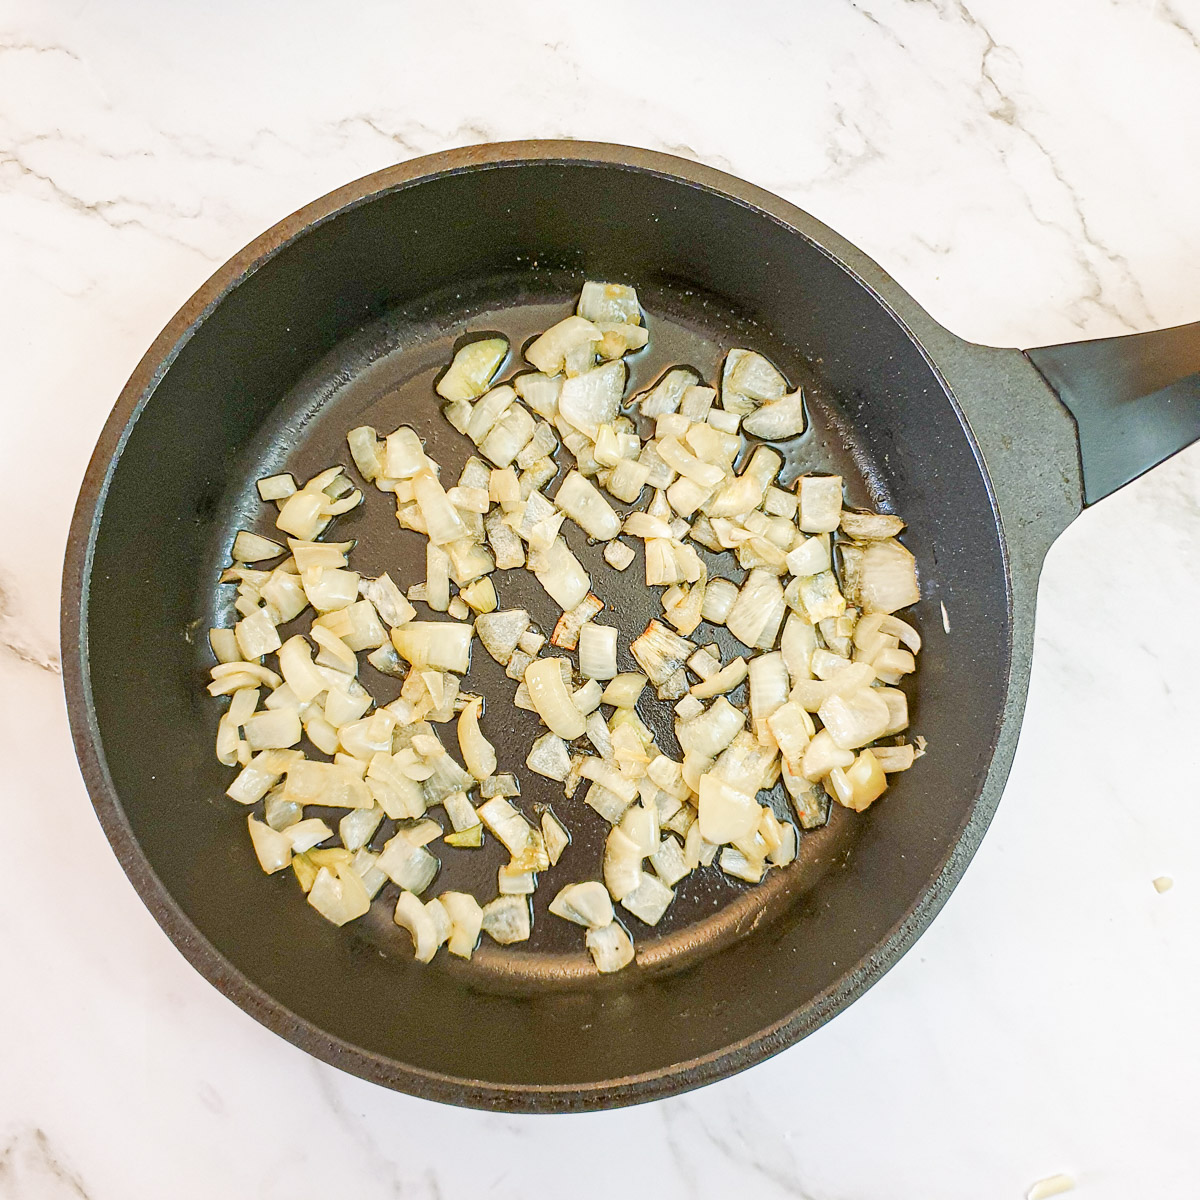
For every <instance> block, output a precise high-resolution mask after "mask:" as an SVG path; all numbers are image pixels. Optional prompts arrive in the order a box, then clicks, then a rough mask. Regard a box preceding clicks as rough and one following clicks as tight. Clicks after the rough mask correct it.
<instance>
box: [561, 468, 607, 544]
mask: <svg viewBox="0 0 1200 1200" xmlns="http://www.w3.org/2000/svg"><path fill="white" fill-rule="evenodd" d="M554 503H555V504H556V505H558V507H559V508H560V509H562V511H563V512H564V513H566V514H567V516H568V517H570V518H571V520H572V521H574V522H575V524H576V525H578V526H579V527H580V529H582V530H583V531H584V533H586V534H587V535H588V537H593V538H597V539H599V540H601V541H610V540H611V539H612V538H615V537H616V536H617V534H618V533H620V531H621V518H620V517H619V516H617V514H616V511H615V510H614V509H613V507H612V506H611V505H610V504H609V503H608V501H607V500H605V499H604V497H603V496H602V495H601V494H600V492H599V491H598V490H597V489H596V488H595V487H594V486H593V485H592V484H591V483H589V482H588V481H587V480H586V479H584V477H583V476H582V475H580V474H579V472H578V471H571V472H569V473H568V475H567V477H566V478H565V479H564V480H563V481H562V483H561V485H560V486H559V489H558V493H557V495H555V497H554Z"/></svg>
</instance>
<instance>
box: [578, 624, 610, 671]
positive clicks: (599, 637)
mask: <svg viewBox="0 0 1200 1200" xmlns="http://www.w3.org/2000/svg"><path fill="white" fill-rule="evenodd" d="M579 673H580V674H581V675H583V676H584V677H585V678H586V679H613V678H615V677H616V674H617V630H616V629H615V628H614V627H613V626H611V625H596V624H594V623H593V622H591V621H589V622H588V623H587V624H586V625H584V627H583V628H582V629H581V630H580V631H579Z"/></svg>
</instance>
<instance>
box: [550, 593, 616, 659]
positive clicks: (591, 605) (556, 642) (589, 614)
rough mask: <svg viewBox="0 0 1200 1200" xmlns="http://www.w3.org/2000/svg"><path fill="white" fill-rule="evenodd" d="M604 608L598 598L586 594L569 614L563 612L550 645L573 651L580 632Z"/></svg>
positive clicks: (577, 643)
mask: <svg viewBox="0 0 1200 1200" xmlns="http://www.w3.org/2000/svg"><path fill="white" fill-rule="evenodd" d="M603 608H604V601H603V600H601V599H600V597H599V596H596V595H593V594H592V593H590V592H589V593H588V594H587V595H586V596H585V597H584V598H583V599H582V600H581V601H580V602H579V603H578V604H577V605H576V606H575V607H574V608H573V609H571V610H570V612H564V613H563V615H562V616H561V617H559V619H558V623H557V624H556V625H555V626H554V632H553V633H552V634H551V635H550V644H551V645H553V646H558V647H559V648H560V649H562V650H574V649H575V647H576V646H578V645H579V632H580V630H581V629H582V628H583V627H584V626H585V625H586V624H587V623H588V622H589V621H590V620H591V619H592V618H593V617H594V616H596V614H597V613H599V612H600V611H601V609H603Z"/></svg>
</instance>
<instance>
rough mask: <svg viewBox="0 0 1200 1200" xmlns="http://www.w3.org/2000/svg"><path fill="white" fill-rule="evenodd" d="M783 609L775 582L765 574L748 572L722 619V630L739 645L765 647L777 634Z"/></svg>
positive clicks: (781, 597) (780, 591) (776, 580)
mask: <svg viewBox="0 0 1200 1200" xmlns="http://www.w3.org/2000/svg"><path fill="white" fill-rule="evenodd" d="M784 607H785V606H784V603H783V588H782V586H781V585H780V583H779V579H778V578H777V577H776V576H775V575H772V574H771V573H770V572H769V571H762V570H754V571H751V572H750V573H749V575H747V576H746V580H745V582H744V583H743V584H742V588H741V591H740V592H739V593H738V597H737V599H736V600H735V601H734V602H733V607H732V608H731V609H730V611H729V615H728V616H727V617H726V618H725V628H726V629H728V630H729V632H730V633H732V634H733V636H734V637H736V638H737V639H738V640H739V641H740V642H742V643H743V645H746V646H749V647H751V648H753V647H755V646H759V647H762V648H764V649H766V648H769V647H770V646H772V645H774V642H775V637H776V635H777V634H778V632H779V626H780V624H781V623H782V621H783V613H784Z"/></svg>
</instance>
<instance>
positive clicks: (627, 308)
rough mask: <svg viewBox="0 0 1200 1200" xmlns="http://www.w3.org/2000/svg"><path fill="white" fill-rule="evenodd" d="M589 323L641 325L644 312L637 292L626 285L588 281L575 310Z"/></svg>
mask: <svg viewBox="0 0 1200 1200" xmlns="http://www.w3.org/2000/svg"><path fill="white" fill-rule="evenodd" d="M575 311H576V312H578V313H579V315H580V316H581V317H584V318H586V319H587V320H589V321H595V322H600V321H605V322H611V323H620V324H629V325H640V324H641V322H642V312H641V308H640V307H639V305H638V298H637V292H636V291H635V290H634V289H633V288H631V287H630V286H629V285H628V284H625V283H597V282H596V281H595V280H588V281H587V282H586V283H585V284H584V285H583V288H582V290H581V291H580V293H579V304H578V307H577V308H576V310H575Z"/></svg>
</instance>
